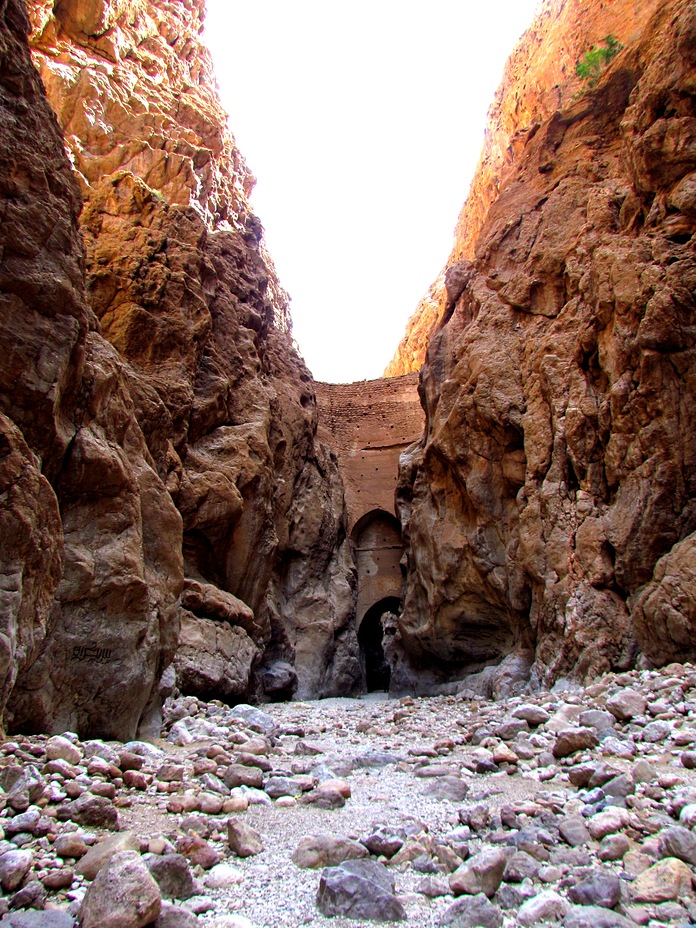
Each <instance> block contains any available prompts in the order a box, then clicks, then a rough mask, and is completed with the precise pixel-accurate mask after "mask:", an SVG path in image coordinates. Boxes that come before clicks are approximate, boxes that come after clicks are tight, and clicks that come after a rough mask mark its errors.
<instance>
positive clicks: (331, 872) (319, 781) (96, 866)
mask: <svg viewBox="0 0 696 928" xmlns="http://www.w3.org/2000/svg"><path fill="white" fill-rule="evenodd" d="M695 694H696V669H694V667H693V666H691V665H688V664H686V665H676V664H673V665H670V666H668V667H666V668H664V669H663V670H661V671H652V670H643V671H631V672H629V673H622V674H618V675H609V676H605V677H602V678H600V679H598V680H597V681H596V682H595V683H593V684H592V685H590V686H588V687H586V688H585V689H584V690H581V689H579V688H574V687H572V686H569V685H565V686H559V687H557V688H556V690H555V691H552V692H539V693H536V694H527V695H525V696H524V697H514V698H511V699H508V700H506V701H504V702H499V703H493V702H487V701H484V700H481V699H479V698H472V697H467V696H463V695H457V696H438V697H432V698H421V699H414V698H411V697H404V698H402V699H398V700H395V699H387V698H386V696H384V695H383V694H372V695H369V696H366V697H363V698H361V699H328V700H323V701H320V702H313V703H300V702H294V703H293V702H290V703H279V704H273V705H268V706H265V707H263V708H258V707H251V706H236V707H234V708H230V707H227V706H225V705H223V704H221V703H218V702H211V703H204V702H201V701H199V700H198V699H196V698H194V697H183V698H182V697H178V698H173V699H170V700H169V701H168V704H167V706H166V707H165V727H164V729H163V732H162V738H161V739H159V740H157V741H156V742H155V743H152V744H150V743H146V742H142V741H135V742H129V743H127V744H121V743H118V742H109V743H105V742H102V741H98V740H91V741H85V742H82V741H80V740H79V738H78V737H77V736H76V735H75V734H73V733H70V732H63V733H62V734H60V735H58V736H53V737H50V738H47V737H45V736H40V735H36V736H31V737H24V736H19V735H16V736H14V737H12V738H11V739H9V740H7V741H5V742H4V743H3V744H2V745H0V789H1V790H2V791H1V792H0V825H1V827H2V833H1V835H0V887H1V888H2V896H0V915H2V918H1V919H0V926H8V928H73V926H76V925H78V924H80V925H81V926H82V928H97V926H99V928H104V926H107V925H109V926H113V928H145V926H151V925H152V926H156V928H298V926H300V925H301V926H316V928H321V926H329V925H333V926H334V928H349V926H354V928H355V926H357V925H359V924H363V923H364V922H365V921H379V920H382V921H394V922H403V923H405V924H412V925H418V926H423V928H429V926H440V925H444V926H452V928H468V926H474V925H484V926H493V928H501V926H503V928H513V926H518V925H521V926H532V925H538V924H550V925H553V924H558V925H563V926H564V928H584V926H588V928H602V926H607V928H610V926H611V928H613V926H634V925H638V926H648V928H660V926H674V928H681V926H686V925H689V924H691V923H693V922H694V921H696V896H695V895H694V866H696V832H695V831H694V828H695V827H696V771H695V770H694V765H693V763H692V762H691V757H692V755H693V753H694V752H693V746H694V744H696V701H695V699H694V696H695ZM434 787H438V788H437V789H435V788H434Z"/></svg>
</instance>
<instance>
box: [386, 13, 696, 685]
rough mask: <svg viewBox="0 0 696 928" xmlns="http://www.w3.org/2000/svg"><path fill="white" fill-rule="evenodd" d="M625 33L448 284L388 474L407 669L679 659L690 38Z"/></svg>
mask: <svg viewBox="0 0 696 928" xmlns="http://www.w3.org/2000/svg"><path fill="white" fill-rule="evenodd" d="M643 6H649V5H643ZM571 7H573V8H575V9H576V12H577V11H579V9H580V6H579V5H578V4H567V5H566V8H571ZM602 7H603V8H604V7H606V10H607V15H610V16H613V15H614V14H615V12H616V9H615V8H618V7H621V4H619V3H616V4H602ZM642 9H643V7H641V10H642ZM583 10H584V7H583ZM547 14H548V11H546V12H543V13H542V20H543V17H544V16H547ZM564 16H565V14H564ZM607 22H608V20H607ZM634 25H635V26H636V29H637V32H635V31H634V32H632V33H631V36H630V37H626V40H625V41H626V48H625V49H624V50H623V51H622V52H620V54H619V55H618V56H617V57H616V58H615V59H614V60H613V61H612V62H611V64H610V66H609V67H608V68H607V70H606V71H605V72H604V74H603V75H602V77H601V78H600V81H599V83H598V85H597V87H596V88H595V89H594V90H591V89H589V88H587V89H585V90H584V92H583V93H581V94H580V95H579V96H576V97H575V98H574V99H569V98H568V97H566V96H564V98H563V100H562V101H561V102H562V105H563V108H562V109H558V110H557V111H556V112H554V113H553V114H552V115H548V114H546V113H544V112H543V111H544V107H545V105H546V104H544V106H542V107H541V111H540V115H541V116H542V117H544V118H540V119H539V120H538V121H537V122H536V123H535V124H534V126H533V127H532V129H533V131H532V130H530V131H529V132H528V133H527V135H526V136H523V135H521V134H519V133H518V136H517V138H518V142H519V146H518V149H517V150H516V151H515V152H514V153H513V154H514V157H513V156H511V159H512V160H511V163H510V165H509V166H508V167H507V169H506V171H505V173H504V174H503V175H501V177H500V179H499V185H498V186H499V189H497V190H496V196H495V198H494V199H493V200H492V202H491V203H490V206H489V208H488V209H487V211H486V213H485V217H483V218H482V220H481V224H480V234H479V235H478V236H477V239H476V248H475V254H474V253H473V252H472V250H471V247H470V245H467V244H466V242H464V240H462V241H460V243H459V245H458V248H460V251H461V254H462V255H465V256H464V257H460V256H459V253H457V254H456V255H455V257H456V258H457V260H456V261H455V263H454V264H453V265H451V266H450V268H449V270H448V283H449V286H448V294H449V296H448V299H449V304H448V305H449V310H448V313H447V314H446V315H445V319H444V320H443V322H442V324H441V325H440V327H439V329H438V331H437V332H436V334H434V335H433V337H432V339H431V341H430V347H429V349H428V356H427V362H426V364H425V367H424V368H423V371H422V375H421V393H422V399H423V403H424V406H425V409H426V416H427V428H426V436H425V439H424V441H423V442H422V443H421V444H420V446H416V447H415V448H413V449H411V451H410V452H409V453H408V454H407V455H405V456H404V457H403V458H402V478H401V489H400V495H401V514H402V521H403V524H404V538H405V540H406V544H407V548H408V580H407V594H406V600H405V606H404V612H403V615H402V616H401V620H400V623H399V625H400V633H401V639H402V643H403V645H404V646H405V648H406V650H407V652H408V653H409V654H410V655H411V657H412V658H413V661H414V664H415V666H416V667H418V668H428V667H435V668H436V669H437V668H438V667H439V668H441V667H442V666H443V665H444V666H445V667H447V668H448V672H449V673H450V675H451V677H456V676H457V674H461V673H463V672H464V671H468V672H472V671H477V670H480V669H481V668H482V667H483V666H484V665H486V664H488V665H491V664H495V663H499V662H501V661H503V660H504V659H505V660H507V661H508V662H510V661H512V662H516V666H517V668H518V670H521V671H522V672H521V673H519V674H518V678H517V681H516V683H513V686H512V692H514V691H515V686H524V685H525V680H528V679H529V678H530V674H531V679H532V681H543V682H546V683H550V682H552V681H554V680H556V679H558V678H559V677H578V678H590V677H592V676H593V675H595V674H597V673H600V672H602V671H605V670H608V669H611V668H626V667H629V666H632V665H633V663H634V662H635V661H636V660H637V659H638V658H639V657H640V654H641V652H642V654H643V656H644V657H643V659H644V660H645V659H647V660H648V661H652V662H654V663H655V664H663V663H665V662H667V661H669V660H673V659H684V658H685V657H690V656H692V655H693V654H694V649H695V648H696V626H695V624H694V623H695V618H696V614H695V613H694V609H693V602H694V592H695V591H694V586H693V584H694V556H693V542H692V539H693V534H692V533H693V531H694V520H693V498H694V487H693V475H694V467H693V455H694V448H693V435H692V433H693V429H692V428H691V425H690V416H689V413H688V410H690V409H691V408H692V407H693V405H694V330H693V322H692V316H693V312H694V301H693V293H694V281H695V280H696V261H695V260H694V250H693V239H692V234H693V232H694V228H695V222H696V211H695V210H694V205H693V202H692V200H693V189H694V184H693V178H694V176H695V175H694V170H695V169H696V143H695V142H694V139H695V138H696V136H695V135H694V126H695V125H696V123H695V122H694V119H695V114H696V108H695V103H694V99H695V98H694V89H695V88H694V82H693V75H694V61H696V58H695V55H696V18H695V17H694V11H693V9H692V8H691V7H690V6H689V5H688V4H686V5H685V4H682V3H681V2H672V3H669V4H659V9H658V10H657V11H656V12H654V15H652V18H648V19H643V18H642V13H641V16H639V17H637V18H636V20H635V23H634ZM638 26H640V27H641V28H640V29H639V28H638ZM641 29H642V31H641ZM549 30H550V31H549V36H550V37H551V38H552V37H553V28H552V27H551V26H549ZM606 31H609V29H608V28H607V29H606ZM617 34H618V33H617ZM520 54H521V53H520V52H518V53H517V56H516V58H519V56H520ZM514 60H516V59H515V58H514V59H513V61H514ZM504 88H505V85H504V87H503V89H504ZM484 161H485V155H484ZM479 193H480V192H479V190H478V186H477V182H475V183H474V192H473V193H472V196H473V197H474V199H475V200H476V198H478V200H476V202H477V203H478V202H479V201H480V195H479ZM471 202H473V201H471ZM479 205H480V204H479ZM471 208H472V209H473V208H474V207H473V206H472V207H471ZM477 208H478V207H477ZM467 209H469V207H467ZM465 214H467V210H466V209H465ZM472 247H473V246H472ZM502 666H504V665H501V667H502ZM494 684H495V681H494ZM488 691H489V692H491V691H498V689H497V688H496V686H495V685H493V686H492V687H491V688H489V690H488ZM506 692H510V688H509V687H507V689H506Z"/></svg>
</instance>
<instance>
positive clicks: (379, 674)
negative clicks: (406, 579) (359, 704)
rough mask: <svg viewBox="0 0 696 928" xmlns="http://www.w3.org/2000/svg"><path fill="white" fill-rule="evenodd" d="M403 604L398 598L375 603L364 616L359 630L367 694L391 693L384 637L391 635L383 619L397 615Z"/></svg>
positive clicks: (389, 669) (391, 597)
mask: <svg viewBox="0 0 696 928" xmlns="http://www.w3.org/2000/svg"><path fill="white" fill-rule="evenodd" d="M400 605H401V603H400V600H399V599H398V598H397V597H396V596H388V597H386V599H382V600H380V601H379V602H378V603H375V604H374V606H372V607H371V608H370V609H368V610H367V612H366V613H365V615H364V616H363V620H362V622H361V623H360V628H359V629H358V644H359V645H360V663H361V665H362V668H363V672H364V674H365V681H366V684H367V692H368V693H374V692H375V691H376V690H384V691H385V692H389V680H390V677H391V667H390V666H389V663H388V661H387V659H386V657H385V655H384V635H385V633H387V634H388V633H389V631H388V630H387V629H385V625H384V623H383V617H384V616H385V615H386V614H387V613H391V614H394V615H395V614H396V613H397V612H398V610H399V607H400Z"/></svg>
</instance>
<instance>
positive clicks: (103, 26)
mask: <svg viewBox="0 0 696 928" xmlns="http://www.w3.org/2000/svg"><path fill="white" fill-rule="evenodd" d="M28 11H29V14H30V20H31V22H30V23H29V22H28V21H27V19H26V15H25V12H24V7H23V5H22V4H21V3H20V2H18V0H13V2H11V3H8V4H6V5H5V6H4V7H3V11H2V27H3V38H2V47H1V53H2V56H3V69H2V72H3V75H2V80H3V81H4V85H3V86H4V96H3V101H2V105H3V107H4V109H5V116H6V118H5V123H4V124H5V125H6V126H7V131H6V132H4V134H3V135H2V137H0V145H2V159H0V160H2V164H3V168H2V169H1V173H2V178H0V183H1V185H2V186H1V188H0V194H1V195H2V198H3V211H4V212H3V216H4V221H3V232H2V245H3V250H2V257H1V259H0V260H1V262H2V269H1V273H2V276H1V278H0V285H1V287H2V299H3V301H4V304H5V308H4V310H3V312H2V318H1V319H0V347H1V348H2V351H3V355H4V357H5V358H7V359H9V361H8V363H5V364H3V368H2V372H1V373H0V378H2V380H1V382H0V399H1V401H2V407H1V409H2V412H3V414H4V416H3V419H2V427H3V435H4V438H3V445H4V449H5V450H4V452H3V455H4V456H3V468H4V472H5V473H4V475H3V478H2V480H3V483H2V487H3V498H2V506H1V507H0V512H1V513H2V519H3V540H2V542H1V544H2V545H3V546H4V547H3V559H2V569H3V583H2V588H3V596H2V629H0V631H2V635H3V639H2V640H3V648H2V653H3V658H2V661H3V666H2V674H1V676H2V680H1V682H0V686H1V687H2V703H3V705H4V703H5V701H6V700H7V699H8V697H10V693H11V697H10V702H9V705H8V710H7V715H6V719H7V722H8V724H9V725H10V726H12V727H14V728H15V729H20V728H21V729H23V730H34V731H36V730H66V729H67V730H78V731H79V732H80V733H81V734H83V735H88V734H94V733H100V734H102V735H112V736H116V735H119V736H121V737H127V736H132V735H134V734H135V730H136V727H137V725H138V723H139V721H140V720H141V719H142V718H145V717H151V716H152V713H153V712H156V703H157V699H158V696H157V681H158V680H159V677H160V675H161V673H162V670H163V669H164V667H166V665H167V664H168V663H169V662H170V661H171V660H172V657H173V656H174V652H175V649H176V645H177V638H178V634H179V627H180V625H181V624H182V623H183V626H184V631H185V635H184V646H183V649H182V654H181V656H180V658H179V659H178V666H179V668H180V669H181V677H182V685H184V686H187V687H189V688H190V690H191V691H192V692H202V693H205V694H206V695H208V696H212V695H215V694H217V695H219V696H222V697H225V698H237V697H241V696H245V695H249V694H250V693H252V692H254V691H255V690H256V687H257V682H256V676H255V671H256V670H257V669H258V670H259V671H261V673H263V671H264V670H265V669H267V668H269V667H271V666H272V665H274V664H275V663H277V662H278V661H285V662H288V663H289V664H290V665H291V666H292V667H294V669H295V672H296V673H297V677H298V680H299V688H300V690H301V691H302V692H304V693H306V694H310V695H311V694H316V693H318V692H320V691H321V692H326V693H331V692H333V691H334V690H335V689H336V687H337V686H340V687H341V688H343V687H344V686H346V685H348V687H349V686H350V683H351V681H350V680H344V679H343V677H345V675H346V672H348V673H350V668H351V667H352V666H353V664H354V665H355V666H357V662H356V661H355V659H354V658H353V663H351V658H350V655H349V654H347V653H344V652H347V651H350V649H351V648H352V649H353V650H355V646H354V645H353V643H352V641H351V640H349V639H346V638H345V635H343V633H344V632H345V630H346V627H347V625H348V622H349V620H350V618H351V615H352V609H353V588H352V586H351V583H350V576H351V572H352V561H351V557H350V552H349V548H348V545H347V542H346V539H345V516H344V507H343V494H342V486H341V482H340V478H339V475H338V471H337V467H336V462H335V459H334V458H333V457H332V455H331V453H330V452H329V451H328V449H326V448H325V447H323V446H322V445H321V444H320V443H319V442H317V441H316V439H315V432H316V425H317V423H316V403H315V398H314V391H313V385H312V379H311V376H310V374H309V372H308V371H307V369H306V368H305V366H304V364H303V362H302V361H301V359H300V358H299V357H298V355H297V353H296V351H295V349H294V347H293V344H292V339H291V335H290V322H289V315H288V310H287V298H286V296H285V294H284V293H283V291H282V290H281V288H280V286H279V285H278V282H277V280H276V277H275V272H274V270H273V266H272V263H271V262H270V259H269V258H268V256H267V255H266V253H265V249H264V246H263V240H262V229H261V226H260V223H259V221H258V219H257V218H256V217H255V216H254V215H253V214H252V213H251V211H250V208H249V204H248V200H247V195H248V193H249V191H250V189H251V186H252V185H253V178H252V176H251V174H250V173H249V171H248V169H247V168H246V166H245V164H244V161H243V159H242V157H241V155H240V154H239V152H238V150H237V148H236V145H235V142H234V139H233V138H232V136H231V135H230V133H229V132H228V130H227V128H226V117H225V114H224V112H223V111H222V109H221V107H220V104H219V102H218V100H217V96H216V91H215V86H214V78H213V75H212V68H211V63H210V59H209V55H208V53H207V51H206V50H205V49H204V47H203V46H202V44H201V41H200V32H201V29H202V17H203V4H202V3H201V2H185V3H176V4H171V3H168V2H164V0H161V2H152V3H144V2H138V3H128V4H124V3H121V2H117V0H113V2H109V0H70V2H62V3H59V4H55V5H54V4H53V3H52V2H48V0H35V2H30V3H28ZM30 28H31V46H32V49H33V54H34V61H35V64H36V66H37V67H38V69H39V71H40V74H41V77H42V79H43V82H44V85H45V88H46V92H47V96H48V101H49V102H50V104H51V107H52V108H53V110H54V111H55V114H56V115H57V117H58V124H56V118H55V116H54V114H53V113H52V112H51V109H50V107H49V105H48V103H47V102H46V98H45V97H44V93H43V89H42V87H41V81H40V80H39V77H38V75H37V73H36V70H35V69H34V68H33V67H32V64H31V60H30V57H29V51H28V48H27V45H26V39H25V35H26V34H27V33H28V32H29V31H30ZM61 131H62V132H63V133H64V136H65V146H66V148H67V152H68V155H69V157H70V162H69V161H68V159H67V158H66V155H65V152H64V149H63V141H62V139H61ZM71 164H72V169H73V170H71ZM78 183H79V188H80V189H81V193H82V197H83V198H84V206H83V207H82V212H81V216H80V223H81V224H80V226H78V221H77V219H78V214H79V213H80V209H81V202H80V200H81V198H80V190H79V189H78ZM83 241H84V244H83ZM20 474H21V477H20V476H19V475H20ZM182 591H183V593H182ZM180 593H182V596H181V599H179V598H178V597H179V594H180ZM310 626H312V632H311V639H312V640H311V646H309V647H308V646H307V645H306V644H305V643H304V640H303V639H304V635H305V631H306V630H307V629H308V628H309V627H310ZM342 635H343V637H342ZM192 651H193V652H195V656H194V657H193V658H192ZM205 655H207V657H205ZM230 656H231V657H232V660H231V661H230V660H228V658H229V657H230ZM192 660H193V665H195V671H196V672H193V671H192V670H191V661H192ZM223 665H224V666H223ZM335 666H340V674H339V676H340V677H341V682H340V684H337V682H336V674H335V673H334V667H335ZM187 668H188V669H187ZM15 677H17V679H16V681H15Z"/></svg>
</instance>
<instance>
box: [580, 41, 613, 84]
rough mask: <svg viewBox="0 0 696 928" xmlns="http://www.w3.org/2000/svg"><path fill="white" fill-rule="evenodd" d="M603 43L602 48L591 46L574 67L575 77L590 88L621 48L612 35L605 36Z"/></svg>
mask: <svg viewBox="0 0 696 928" xmlns="http://www.w3.org/2000/svg"><path fill="white" fill-rule="evenodd" d="M603 41H604V45H603V46H601V45H593V46H592V48H591V49H590V50H589V52H585V54H584V55H583V56H582V58H581V59H580V60H579V61H578V63H577V64H576V65H575V73H576V74H577V76H578V77H579V78H580V79H581V80H583V81H587V83H588V85H589V86H590V87H594V86H595V84H596V83H597V81H598V80H599V78H600V75H601V73H602V71H604V69H605V68H606V66H607V65H608V64H609V62H610V61H611V59H612V58H614V57H616V55H618V53H619V52H620V51H621V49H622V48H623V45H622V44H621V42H619V41H617V40H616V38H614V36H613V35H608V36H605V38H604V40H603Z"/></svg>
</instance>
